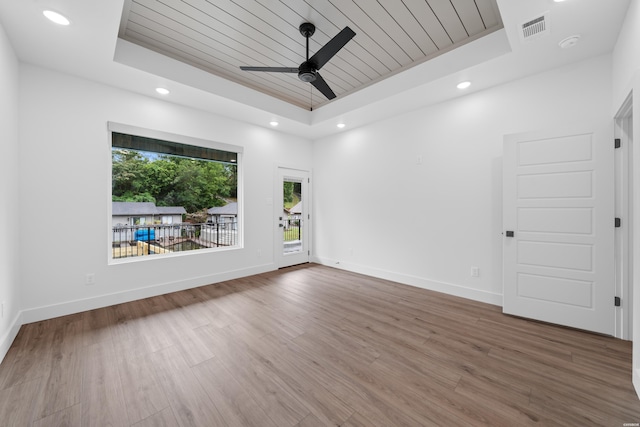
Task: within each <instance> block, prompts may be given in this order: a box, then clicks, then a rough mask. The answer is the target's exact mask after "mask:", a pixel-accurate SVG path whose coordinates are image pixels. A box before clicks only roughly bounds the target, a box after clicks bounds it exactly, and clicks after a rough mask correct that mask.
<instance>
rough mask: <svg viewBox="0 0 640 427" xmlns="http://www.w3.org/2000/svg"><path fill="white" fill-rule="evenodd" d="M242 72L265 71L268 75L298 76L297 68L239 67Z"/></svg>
mask: <svg viewBox="0 0 640 427" xmlns="http://www.w3.org/2000/svg"><path fill="white" fill-rule="evenodd" d="M240 69H241V70H243V71H266V72H270V73H296V74H298V68H293V67H245V66H244V65H241V66H240Z"/></svg>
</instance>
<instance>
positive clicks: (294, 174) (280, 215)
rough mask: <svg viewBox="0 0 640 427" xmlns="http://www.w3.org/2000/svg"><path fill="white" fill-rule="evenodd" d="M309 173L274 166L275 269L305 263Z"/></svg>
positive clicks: (307, 248)
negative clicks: (276, 174)
mask: <svg viewBox="0 0 640 427" xmlns="http://www.w3.org/2000/svg"><path fill="white" fill-rule="evenodd" d="M309 183H310V179H309V172H307V171H304V170H298V169H288V168H278V178H277V185H276V195H277V196H276V203H275V204H274V205H275V219H276V221H275V228H276V231H275V233H276V237H275V242H276V248H275V253H276V262H277V264H278V268H283V267H289V266H291V265H296V264H303V263H306V262H309V255H310V251H309V247H310V246H309V240H310V239H309V237H310V236H309V223H310V219H311V218H310V213H309V195H308V194H309Z"/></svg>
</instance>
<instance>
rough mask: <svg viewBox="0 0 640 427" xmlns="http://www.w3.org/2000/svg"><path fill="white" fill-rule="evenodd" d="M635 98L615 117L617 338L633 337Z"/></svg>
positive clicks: (626, 338) (624, 103)
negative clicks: (618, 305) (618, 219)
mask: <svg viewBox="0 0 640 427" xmlns="http://www.w3.org/2000/svg"><path fill="white" fill-rule="evenodd" d="M632 121H633V97H632V96H631V94H630V95H629V96H628V97H627V99H626V100H625V101H624V102H623V104H622V106H621V107H620V110H618V113H617V114H616V116H615V126H614V138H618V139H620V148H618V149H616V152H615V179H616V183H615V199H616V201H615V214H616V218H621V222H622V224H621V225H622V226H621V227H620V228H616V231H615V248H616V253H615V263H616V266H615V272H616V278H615V281H616V295H618V296H620V298H621V306H620V307H619V308H618V309H617V310H616V320H615V328H616V329H615V336H616V337H617V338H621V339H624V340H631V339H632V337H633V312H634V309H640V307H635V304H634V303H633V301H634V296H633V203H634V197H633V174H634V173H633V128H632V126H633V123H632Z"/></svg>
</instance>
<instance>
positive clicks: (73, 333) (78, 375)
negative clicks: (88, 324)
mask: <svg viewBox="0 0 640 427" xmlns="http://www.w3.org/2000/svg"><path fill="white" fill-rule="evenodd" d="M57 320H58V321H57V322H56V324H57V327H56V328H55V330H54V331H53V339H52V342H51V363H50V370H49V373H48V375H46V376H44V377H43V387H42V397H41V398H40V399H39V400H38V405H37V407H36V419H40V418H44V417H46V416H48V415H51V414H53V413H54V412H58V411H60V410H62V409H65V408H68V407H71V406H74V405H76V404H78V403H80V401H81V398H82V375H83V371H82V364H83V360H84V359H83V357H82V351H83V350H82V340H81V339H79V337H80V336H81V334H82V328H83V316H82V314H77V315H71V316H65V317H61V318H59V319H57Z"/></svg>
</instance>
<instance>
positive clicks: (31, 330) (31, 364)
mask: <svg viewBox="0 0 640 427" xmlns="http://www.w3.org/2000/svg"><path fill="white" fill-rule="evenodd" d="M56 322H57V320H56V319H53V320H51V321H43V322H37V323H31V324H29V325H24V326H23V328H24V329H25V334H24V340H23V341H22V345H21V347H20V349H19V350H18V352H17V353H16V354H15V356H13V363H12V364H11V366H10V368H9V369H8V371H7V372H6V374H5V378H4V382H3V383H2V387H1V388H2V389H7V388H9V387H12V386H14V385H16V384H20V383H23V382H25V381H30V380H33V379H36V378H41V377H43V376H46V375H48V373H49V371H50V370H51V352H52V351H53V350H52V347H51V343H52V342H53V333H52V332H53V330H55V328H56Z"/></svg>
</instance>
